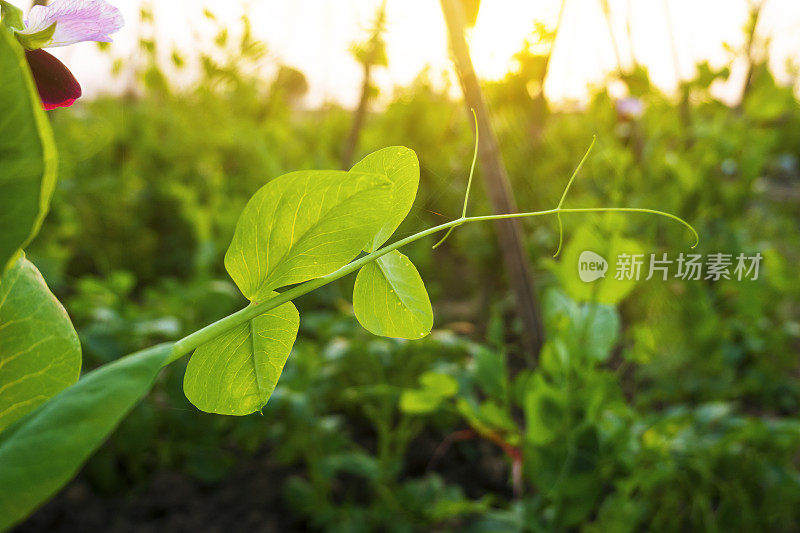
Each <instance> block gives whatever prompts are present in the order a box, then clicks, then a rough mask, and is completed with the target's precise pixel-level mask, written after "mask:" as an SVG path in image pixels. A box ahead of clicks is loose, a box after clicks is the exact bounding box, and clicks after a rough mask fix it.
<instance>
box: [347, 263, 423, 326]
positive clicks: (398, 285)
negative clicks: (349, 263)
mask: <svg viewBox="0 0 800 533" xmlns="http://www.w3.org/2000/svg"><path fill="white" fill-rule="evenodd" d="M353 310H354V311H355V314H356V318H357V319H358V321H359V322H360V323H361V325H362V326H364V328H365V329H366V330H367V331H369V332H370V333H374V334H375V335H382V336H384V337H398V338H402V339H419V338H422V337H424V336H426V335H428V334H429V333H430V332H431V328H432V327H433V309H432V308H431V301H430V299H429V298H428V293H427V291H426V290H425V284H424V283H423V282H422V278H421V277H420V275H419V272H417V269H416V268H415V267H414V265H413V263H411V261H410V260H409V259H408V257H406V256H404V255H403V254H401V253H400V252H398V251H397V250H395V251H392V252H389V253H388V254H386V255H384V256H382V257H379V258H378V259H377V260H375V261H373V262H372V263H368V264H366V265H364V266H363V267H362V268H361V270H360V271H359V272H358V276H357V277H356V283H355V287H354V288H353Z"/></svg>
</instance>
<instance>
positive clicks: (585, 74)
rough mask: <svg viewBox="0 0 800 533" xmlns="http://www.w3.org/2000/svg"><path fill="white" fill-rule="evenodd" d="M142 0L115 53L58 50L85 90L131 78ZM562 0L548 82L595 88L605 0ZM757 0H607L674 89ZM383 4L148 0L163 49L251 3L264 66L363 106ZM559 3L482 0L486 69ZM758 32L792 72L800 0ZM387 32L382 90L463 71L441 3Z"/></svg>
mask: <svg viewBox="0 0 800 533" xmlns="http://www.w3.org/2000/svg"><path fill="white" fill-rule="evenodd" d="M145 1H146V0H111V2H112V3H114V4H115V5H116V6H117V7H119V8H120V9H121V10H122V12H123V14H124V16H125V19H126V22H127V24H126V26H125V28H123V30H122V31H121V32H120V33H119V34H117V35H116V36H115V43H114V44H113V46H112V53H111V55H110V56H109V55H108V54H102V53H100V52H99V51H98V50H97V48H96V46H95V45H93V44H91V43H84V44H79V45H75V46H73V47H69V48H65V49H60V50H57V51H56V55H58V56H59V57H61V58H62V60H64V61H65V62H66V63H67V64H68V65H69V67H70V68H71V69H72V71H73V72H74V73H75V74H76V76H77V77H78V79H79V80H81V83H82V85H83V87H84V92H85V94H86V95H87V96H88V97H92V96H93V95H97V94H100V93H104V92H114V91H119V90H121V88H122V87H123V86H124V85H125V83H126V77H125V73H124V72H123V75H122V76H120V77H116V78H115V77H114V76H112V74H111V70H112V63H113V60H114V58H121V59H134V60H135V59H136V56H137V54H138V51H137V45H136V43H137V40H138V32H139V29H140V28H139V24H138V11H139V8H140V6H141V5H142V3H143V2H145ZM565 1H566V4H565V6H564V14H563V18H562V24H561V29H560V32H559V34H558V37H557V39H556V42H555V47H554V51H553V56H552V59H551V67H550V71H549V76H548V79H547V82H546V85H545V92H546V94H547V96H548V98H550V99H551V100H553V101H572V100H578V101H580V100H581V99H584V98H585V97H586V95H587V94H588V91H589V90H590V89H589V87H591V86H592V85H593V84H595V85H596V84H600V83H602V82H603V80H604V79H605V77H606V75H607V74H608V73H609V72H611V71H613V70H614V69H615V67H616V63H617V61H616V54H615V53H614V47H613V44H612V39H611V37H610V35H611V33H610V32H609V26H608V24H607V23H606V19H605V18H604V16H603V11H602V9H601V0H565ZM748 1H752V0H609V5H610V11H611V18H612V27H613V33H614V35H615V38H616V40H617V45H618V48H619V55H620V57H621V58H622V61H623V63H629V62H630V60H631V57H632V54H634V55H635V57H636V60H637V61H638V62H640V63H642V64H644V65H646V66H647V67H648V68H649V71H650V74H651V77H652V79H653V81H654V82H655V83H656V84H657V85H658V86H660V87H661V88H663V89H664V90H667V91H669V90H671V89H673V88H674V87H675V85H676V82H677V80H678V79H681V78H687V77H690V76H691V75H692V73H693V69H694V64H695V62H697V61H699V60H705V59H707V60H709V61H710V62H711V64H712V65H714V66H721V65H724V64H725V63H726V62H727V60H728V57H729V53H728V52H727V51H726V48H725V45H726V43H727V44H728V45H730V46H733V47H739V46H742V44H743V34H742V31H741V29H742V27H743V26H744V24H745V23H746V21H747V17H748V7H747V6H748ZM379 4H380V0H206V1H202V0H158V1H155V2H152V4H151V5H154V11H155V20H156V32H157V36H158V38H159V43H160V46H161V47H162V49H163V50H165V53H167V52H168V50H167V49H168V48H170V46H165V45H167V44H168V43H169V44H170V45H171V46H174V47H175V48H177V49H178V50H180V51H182V53H184V54H185V55H188V56H189V57H193V56H195V55H196V54H197V52H198V51H200V50H209V49H210V48H211V46H212V45H211V41H212V40H213V37H214V35H215V33H216V29H215V27H214V25H213V23H211V22H210V21H209V20H207V19H206V18H205V17H204V15H203V10H204V9H208V10H210V11H211V12H213V13H215V14H216V15H217V17H218V18H219V20H220V21H221V22H222V23H223V24H225V25H226V27H228V28H229V30H230V32H231V34H232V35H236V34H237V33H238V32H239V31H241V27H242V25H241V16H242V15H243V14H244V13H247V14H248V16H249V17H250V19H251V21H252V23H253V31H254V33H255V35H256V36H257V37H258V38H260V39H261V40H263V41H264V42H265V43H266V45H267V49H268V52H269V55H268V58H267V61H266V62H265V66H264V71H265V75H268V74H269V72H270V71H271V69H272V71H274V66H275V65H276V64H278V63H279V62H280V63H285V64H288V65H291V66H293V67H295V68H298V69H300V70H301V71H303V72H304V73H305V74H306V76H307V78H308V81H309V93H308V94H307V96H306V98H305V104H306V105H307V106H309V107H313V106H317V105H320V104H322V103H324V102H326V101H330V100H333V101H337V102H339V103H342V104H344V105H347V106H353V105H355V103H356V101H357V99H358V96H359V94H360V86H361V81H362V80H361V76H362V74H361V69H360V67H359V66H358V64H357V63H356V62H355V61H354V59H353V58H352V56H351V55H350V53H349V51H348V50H349V47H350V44H351V43H352V42H354V41H357V40H362V39H364V38H365V37H366V35H367V34H368V29H369V27H370V24H371V21H372V20H373V18H374V16H375V13H376V10H377V8H378V6H379ZM560 6H561V1H560V0H483V2H482V5H481V10H480V14H479V17H478V21H477V24H476V26H475V28H474V29H473V30H472V32H471V35H470V45H471V49H472V55H473V61H474V63H475V67H476V70H477V72H478V75H479V76H480V77H481V78H483V79H486V80H492V79H498V78H500V77H502V76H503V75H504V74H505V73H506V72H508V70H509V69H510V68H513V65H514V64H513V59H512V57H513V55H514V53H515V52H517V51H519V50H520V49H521V48H522V46H523V44H524V42H525V39H526V37H529V36H530V34H531V31H532V30H533V27H534V22H535V21H542V22H544V23H545V24H547V25H549V26H550V27H554V26H555V24H556V21H557V19H558V14H559V9H560ZM670 28H671V29H672V34H673V35H674V53H673V45H672V44H671V43H672V40H671V39H670ZM759 33H760V34H761V35H763V36H768V37H769V38H770V39H771V45H770V46H771V64H772V67H773V70H774V71H775V72H776V74H777V75H778V76H779V78H784V79H787V78H788V76H787V74H786V72H787V71H786V65H787V60H788V59H793V60H794V61H796V62H797V63H798V64H800V1H798V0H767V1H766V6H765V8H764V11H763V15H762V20H761V24H760V26H759ZM385 39H386V43H387V55H388V59H389V68H386V69H380V70H379V71H378V72H377V73H376V83H377V84H378V85H379V87H380V88H381V89H382V92H383V94H391V90H392V88H393V87H396V86H403V85H407V84H409V83H411V82H412V81H413V80H414V79H415V77H416V76H417V75H418V74H419V72H420V71H421V70H423V69H424V68H426V66H427V67H430V72H431V73H432V74H431V75H432V77H433V78H434V80H437V79H440V73H442V72H449V73H450V74H449V75H450V76H451V78H450V79H453V80H455V77H453V76H452V70H451V69H452V67H451V65H450V61H449V56H448V49H447V40H446V39H447V36H446V31H445V25H444V20H443V18H442V14H441V10H440V7H439V2H438V1H436V0H388V3H387V32H386V35H385ZM123 64H124V63H123ZM188 77H191V75H189V76H188ZM743 77H744V69H743V65H734V70H733V75H732V77H731V81H730V83H729V84H728V85H727V86H720V87H717V93H718V95H719V96H720V97H721V98H723V99H726V100H729V101H731V102H734V101H735V100H736V98H737V96H738V93H739V90H740V88H741V82H742V80H743ZM454 90H456V88H454Z"/></svg>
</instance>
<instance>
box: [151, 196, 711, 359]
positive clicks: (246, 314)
mask: <svg viewBox="0 0 800 533" xmlns="http://www.w3.org/2000/svg"><path fill="white" fill-rule="evenodd" d="M602 212H624V213H649V214H653V215H661V216H664V217H667V218H670V219H672V220H675V221H676V222H679V223H680V224H683V225H684V226H685V227H687V228H688V229H689V230H690V231H691V232H692V234H693V235H694V238H695V243H694V244H693V245H692V248H694V247H695V246H697V243H698V242H699V241H700V238H699V236H698V235H697V232H696V231H695V229H694V228H693V227H692V226H691V224H689V223H688V222H686V221H685V220H683V219H682V218H679V217H677V216H675V215H671V214H669V213H664V212H663V211H656V210H653V209H643V208H636V207H586V208H570V209H564V208H560V207H557V208H555V209H547V210H545V211H531V212H528V213H508V214H503V215H485V216H478V217H461V218H457V219H455V220H451V221H450V222H447V223H445V224H440V225H438V226H434V227H432V228H428V229H426V230H423V231H420V232H419V233H415V234H414V235H411V236H409V237H406V238H405V239H400V240H399V241H397V242H395V243H392V244H390V245H388V246H384V247H383V248H380V249H378V250H375V251H374V252H372V253H370V254H367V255H365V256H363V257H360V258H358V259H356V260H355V261H353V262H351V263H348V264H347V265H345V266H343V267H342V268H340V269H339V270H337V271H335V272H332V273H330V274H328V275H326V276H322V277H319V278H316V279H312V280H310V281H306V282H305V283H301V284H300V285H297V286H295V287H292V288H291V289H288V290H286V291H284V292H282V293H280V294H279V295H278V296H275V297H274V298H270V299H269V300H266V301H264V302H258V303H256V302H253V303H251V304H250V305H248V306H247V307H245V308H244V309H240V310H239V311H236V312H235V313H233V314H231V315H228V316H226V317H225V318H223V319H220V320H218V321H216V322H214V323H213V324H209V325H208V326H206V327H204V328H202V329H200V330H198V331H195V332H194V333H192V334H191V335H188V336H186V337H184V338H182V339H181V340H179V341H177V342H176V343H175V345H174V346H173V348H172V355H171V356H170V358H169V360H168V361H167V363H166V364H169V363H172V362H173V361H176V360H178V359H180V358H181V357H183V356H184V355H186V354H188V353H190V352H192V351H193V350H195V349H196V348H197V347H199V346H201V345H202V344H205V343H206V342H209V341H211V340H213V339H215V338H217V337H219V336H220V335H222V334H223V333H225V332H227V331H229V330H231V329H233V328H235V327H236V326H238V325H239V324H242V323H244V322H247V321H248V320H252V319H253V318H255V317H257V316H259V315H261V314H264V313H266V312H267V311H269V310H271V309H275V308H276V307H278V306H279V305H283V304H285V303H287V302H290V301H292V300H294V299H295V298H299V297H300V296H303V295H305V294H308V293H309V292H311V291H313V290H316V289H318V288H320V287H322V286H323V285H327V284H328V283H331V282H333V281H336V280H337V279H339V278H342V277H344V276H346V275H348V274H350V273H352V272H355V271H356V270H358V269H359V268H361V267H362V266H364V265H366V264H367V263H371V262H372V261H375V260H376V259H378V258H380V257H382V256H384V255H386V254H388V253H389V252H392V251H394V250H397V249H398V248H401V247H403V246H405V245H407V244H411V243H412V242H414V241H417V240H419V239H422V238H423V237H427V236H428V235H431V234H433V233H437V232H439V231H442V230H446V229H450V228H454V227H457V226H461V225H462V224H466V223H467V222H484V221H488V220H502V219H508V218H529V217H538V216H544V215H554V214H560V213H602Z"/></svg>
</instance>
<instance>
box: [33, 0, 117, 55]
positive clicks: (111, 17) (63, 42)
mask: <svg viewBox="0 0 800 533" xmlns="http://www.w3.org/2000/svg"><path fill="white" fill-rule="evenodd" d="M53 24H55V32H54V33H53V36H52V38H51V39H50V40H49V41H48V42H46V43H45V44H44V45H43V47H56V46H67V45H70V44H74V43H79V42H82V41H99V42H106V43H109V42H111V34H112V33H115V32H116V31H118V30H119V29H120V28H122V26H123V24H124V21H123V19H122V13H120V11H119V9H117V8H116V7H114V6H112V5H111V4H109V3H108V2H106V1H105V0H55V1H54V2H52V3H51V4H50V5H49V6H34V7H33V8H31V10H30V13H28V20H27V21H25V26H26V27H25V29H24V30H23V31H21V32H19V33H21V34H23V35H34V34H37V33H39V32H42V31H44V30H47V29H48V28H50V27H51V26H52V25H53Z"/></svg>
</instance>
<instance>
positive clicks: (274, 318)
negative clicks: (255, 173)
mask: <svg viewBox="0 0 800 533" xmlns="http://www.w3.org/2000/svg"><path fill="white" fill-rule="evenodd" d="M418 185H419V163H418V161H417V157H416V155H415V154H414V152H413V151H411V150H409V149H408V148H403V147H390V148H385V149H383V150H380V151H378V152H375V153H373V154H371V155H369V156H367V157H366V158H365V159H364V160H362V161H361V162H359V163H358V164H356V165H355V166H354V167H353V168H352V169H351V170H350V171H349V172H343V171H334V170H311V171H300V172H292V173H289V174H285V175H283V176H280V177H278V178H276V179H274V180H272V181H271V182H269V183H268V184H266V185H265V186H264V187H262V188H261V189H260V190H259V191H258V192H256V194H255V195H254V196H253V197H252V198H251V199H250V201H249V202H248V204H247V206H246V207H245V209H244V211H243V212H242V215H241V217H240V218H239V222H238V224H237V226H236V231H235V233H234V237H233V241H232V242H231V245H230V247H229V248H228V251H227V253H226V254H225V267H226V269H227V270H228V273H229V274H230V276H231V278H233V280H234V282H235V283H236V285H237V286H238V287H239V289H240V290H241V291H242V294H244V296H245V297H246V298H247V299H248V300H250V301H251V302H254V303H256V302H263V301H265V300H268V299H270V298H272V297H274V296H276V295H277V294H278V293H276V292H275V291H276V289H280V288H282V287H286V286H289V285H293V284H297V283H302V282H304V281H308V280H312V279H317V278H320V277H323V276H327V275H329V274H332V273H334V272H336V271H337V270H339V269H341V268H343V267H345V266H346V265H348V264H349V263H350V262H351V261H353V260H354V259H356V257H358V255H359V254H360V253H361V252H362V251H363V252H367V253H369V252H374V251H375V250H377V249H378V248H380V246H381V245H383V244H384V243H385V242H386V241H387V239H388V238H389V237H391V235H392V234H393V233H394V232H395V230H396V229H397V227H398V226H399V225H400V223H401V222H402V221H403V219H405V217H406V215H407V214H408V212H409V210H410V209H411V205H412V204H413V202H414V197H415V196H416V192H417V187H418ZM353 307H354V311H355V315H356V317H357V318H358V320H359V322H361V324H362V325H363V326H364V327H365V328H366V329H367V330H369V331H370V332H372V333H374V334H376V335H383V336H388V337H402V338H409V339H418V338H421V337H424V336H425V335H427V334H428V333H430V330H431V327H432V325H433V312H432V310H431V304H430V300H429V298H428V295H427V292H426V291H425V285H424V284H423V282H422V279H421V278H420V276H419V273H418V272H417V270H416V268H415V267H414V265H413V264H412V263H411V262H410V261H409V260H408V258H407V257H405V256H404V255H402V254H401V253H400V252H397V251H392V252H389V253H388V254H386V255H383V256H381V257H379V258H378V259H376V260H375V261H373V262H370V263H367V264H366V265H364V266H363V267H362V269H361V270H360V272H359V273H358V276H357V278H356V283H355V289H354V294H353ZM299 325H300V318H299V314H298V312H297V309H296V308H295V306H294V305H293V304H292V303H291V302H287V303H285V304H283V305H280V306H278V307H276V308H275V309H273V310H271V311H269V312H267V313H264V314H262V315H259V316H257V317H255V318H253V319H252V320H250V321H248V322H246V323H244V324H240V325H239V326H237V327H235V328H233V329H232V330H230V331H228V332H226V333H224V334H223V335H221V336H219V337H217V338H215V339H213V340H212V341H210V342H207V343H205V344H203V345H202V346H200V347H199V348H198V349H197V350H196V351H195V353H194V354H193V356H192V358H191V360H190V361H189V364H188V366H187V369H186V375H185V377H184V392H185V394H186V397H187V398H188V399H189V400H190V401H191V402H192V403H193V404H194V405H195V406H197V407H198V408H199V409H201V410H203V411H207V412H212V413H218V414H228V415H246V414H250V413H253V412H256V411H258V410H260V409H261V408H262V407H263V406H264V405H265V404H266V403H267V400H268V399H269V397H270V395H271V394H272V391H273V390H274V389H275V385H276V384H277V382H278V379H279V378H280V375H281V372H282V371H283V367H284V365H285V363H286V360H287V358H288V356H289V353H290V352H291V349H292V345H293V344H294V341H295V338H296V336H297V332H298V328H299Z"/></svg>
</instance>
